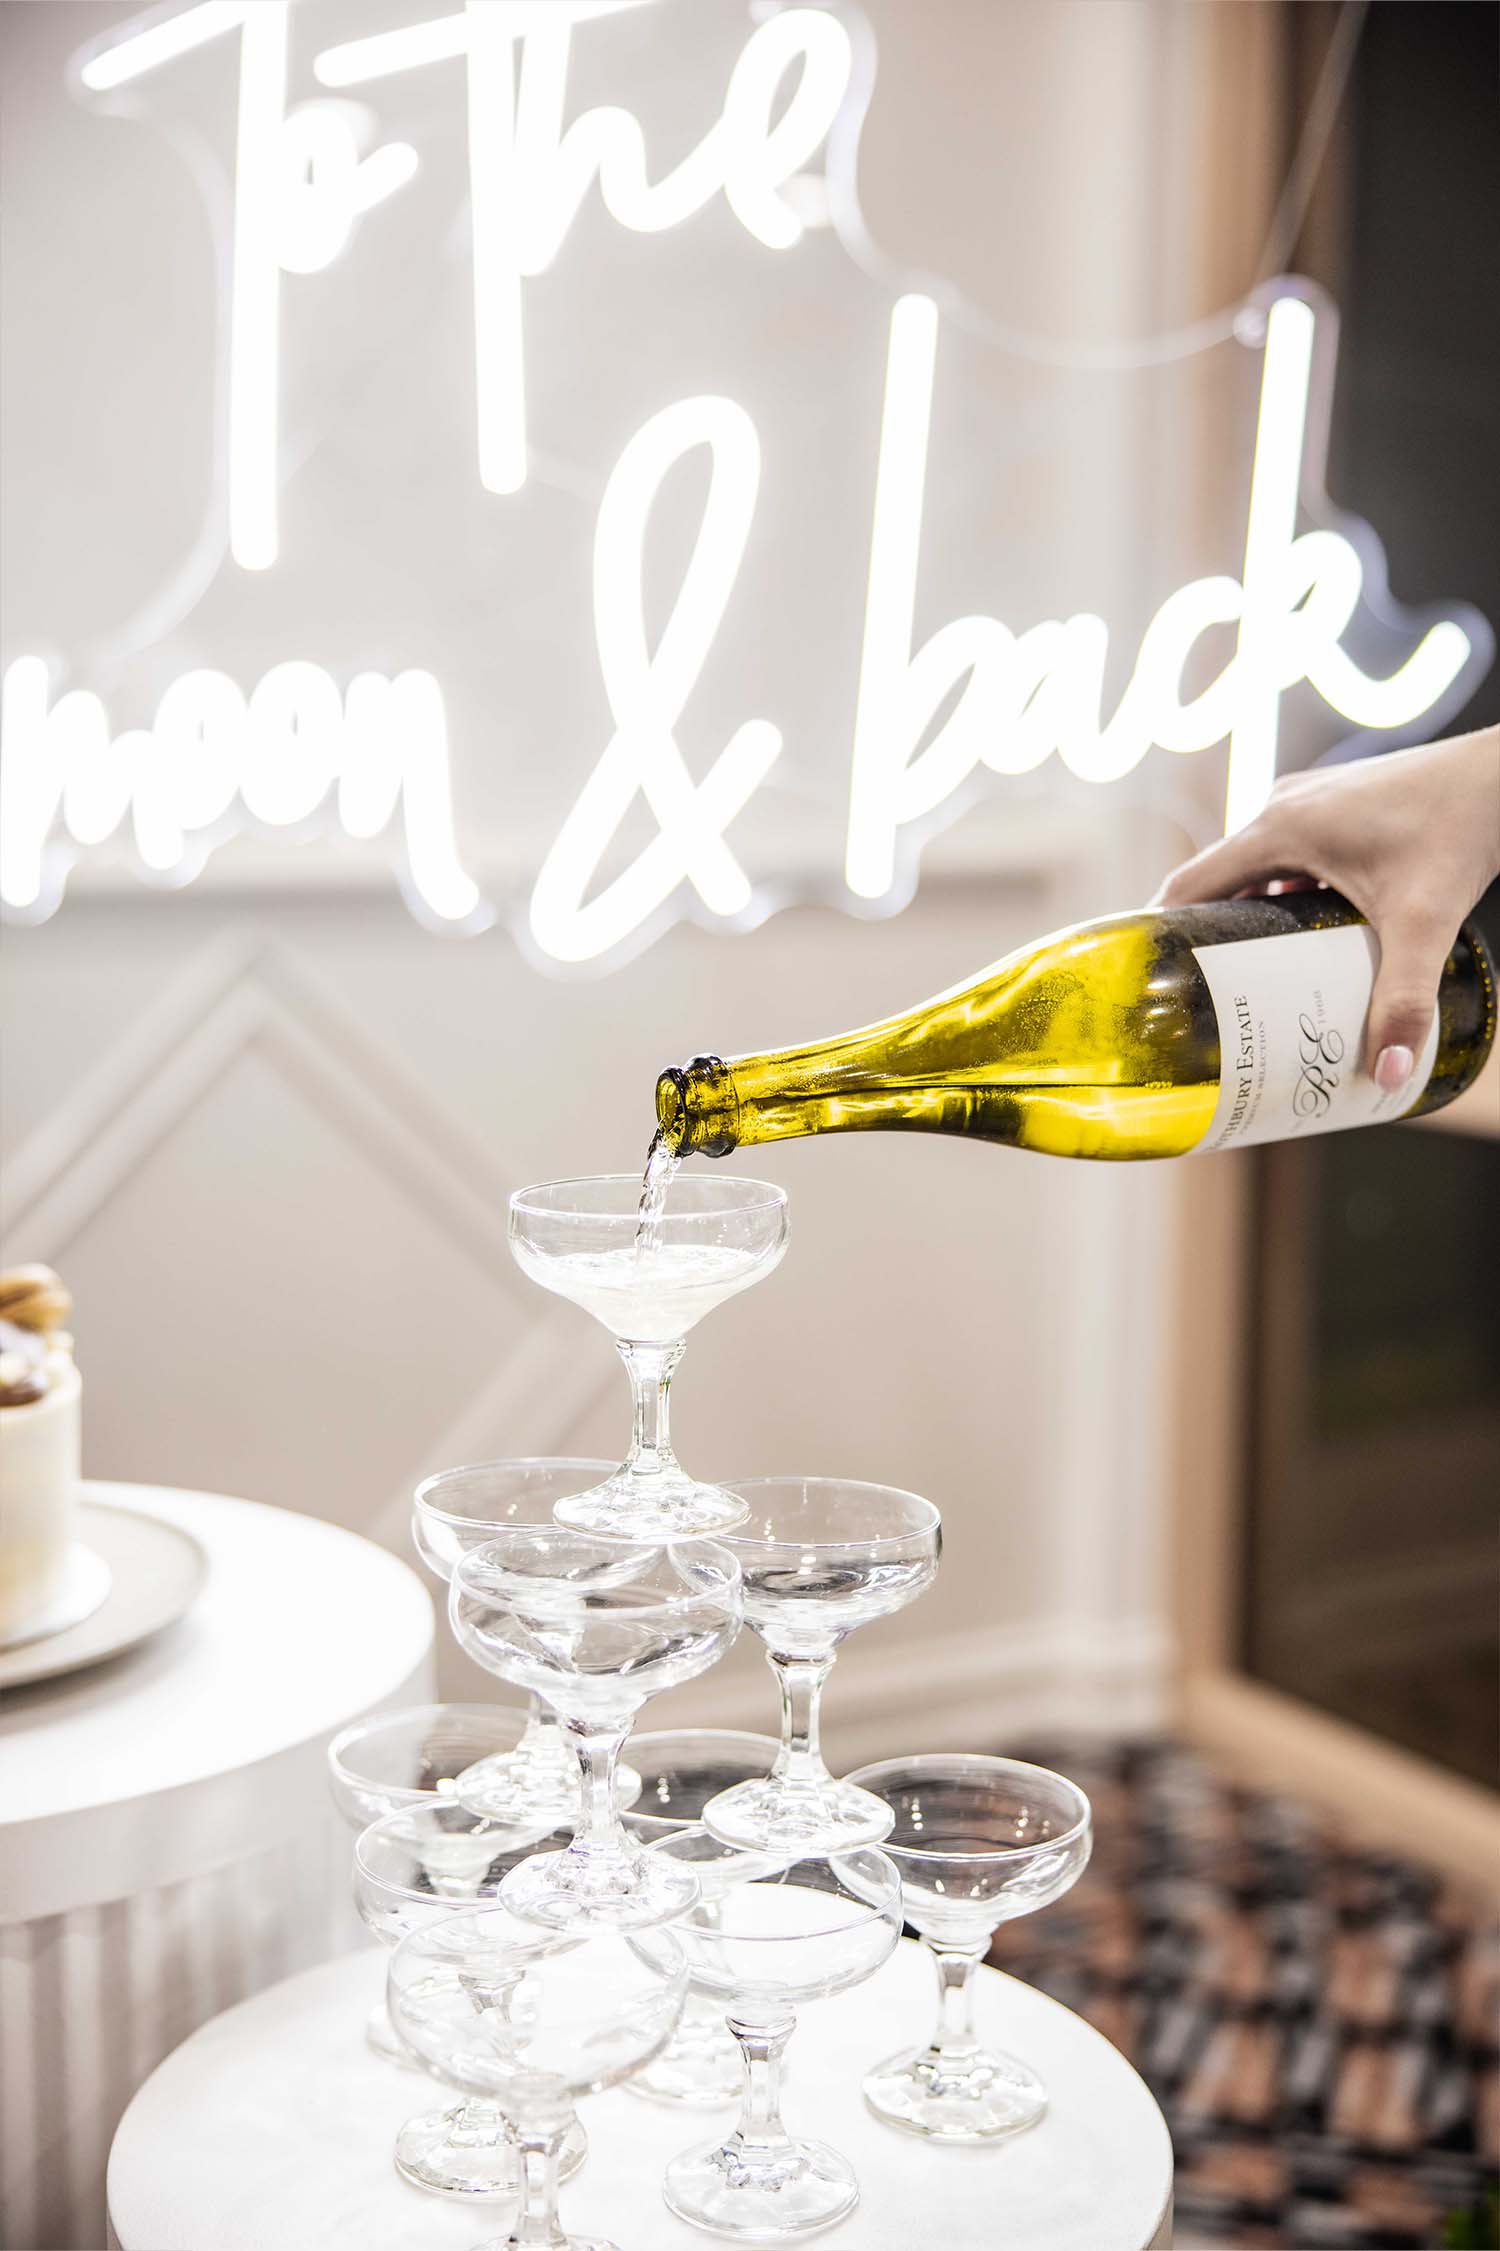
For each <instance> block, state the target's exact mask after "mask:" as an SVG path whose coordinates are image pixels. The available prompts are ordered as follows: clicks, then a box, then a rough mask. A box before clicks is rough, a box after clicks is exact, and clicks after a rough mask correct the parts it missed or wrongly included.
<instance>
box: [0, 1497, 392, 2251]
mask: <svg viewBox="0 0 1500 2251" xmlns="http://www.w3.org/2000/svg"><path fill="white" fill-rule="evenodd" d="M85 1492H86V1494H87V1495H88V1496H89V1497H90V1498H93V1499H98V1500H102V1501H106V1502H110V1503H112V1504H115V1505H117V1506H121V1507H129V1508H135V1509H139V1510H142V1511H144V1512H145V1513H147V1514H152V1515H156V1516H158V1517H160V1518H163V1519H165V1520H166V1521H167V1522H169V1523H172V1524H177V1525H180V1526H181V1527H182V1528H183V1529H184V1530H185V1531H187V1532H189V1533H191V1534H192V1535H193V1537H194V1538H195V1539H197V1540H198V1541H200V1542H201V1543H202V1545H203V1547H204V1548H205V1549H206V1550H207V1553H208V1558H209V1572H208V1578H207V1581H206V1583H205V1585H204V1587H203V1589H202V1591H201V1592H200V1594H199V1596H198V1598H197V1600H196V1602H195V1603H194V1605H193V1607H192V1609H191V1610H190V1611H189V1612H188V1614H187V1615H186V1616H185V1617H184V1618H182V1619H181V1620H180V1621H179V1622H178V1623H177V1624H176V1625H174V1626H171V1627H169V1628H168V1629H167V1630H166V1631H165V1632H163V1633H161V1634H159V1635H158V1636H157V1637H156V1638H155V1639H154V1640H152V1641H149V1642H146V1643H144V1644H142V1645H141V1646H140V1647H139V1648H137V1649H134V1650H130V1651H128V1652H127V1653H125V1654H124V1655H122V1656H119V1657H116V1658H114V1659H112V1660H111V1661H110V1662H108V1663H107V1664H102V1665H98V1666H95V1667H93V1668H91V1669H89V1670H87V1671H83V1672H78V1673H72V1674H68V1675H65V1676H63V1677H62V1678H60V1679H56V1680H50V1681H44V1682H39V1683H38V1684H37V1685H36V1686H34V1687H29V1688H19V1689H15V1690H12V1691H10V1692H9V1693H8V1694H7V1695H6V1696H5V1697H4V1698H3V1699H0V2081H3V2088H4V2094H3V2103H0V2242H3V2243H5V2244H9V2245H14V2246H16V2247H17V2251H99V2247H100V2246H101V2245H102V2244H103V2242H104V2235H105V2215H104V2169H105V2162H106V2159H107V2156H108V2153H109V2146H110V2140H111V2137H112V2136H113V2134H114V2130H115V2127H116V2124H117V2122H118V2120H119V2117H120V2114H121V2112H122V2111H123V2110H124V2108H125V2105H126V2103H127V2102H128V2101H129V2100H130V2097H131V2096H132V2094H133V2093H134V2092H135V2090H136V2089H137V2088H138V2087H139V2086H140V2085H141V2082H142V2081H143V2080H144V2079H145V2078H146V2077H147V2076H148V2074H149V2073H150V2072H151V2071H153V2070H154V2069H155V2067H156V2066H157V2064H159V2063H160V2061H161V2059H162V2058H163V2056H166V2055H168V2054H169V2053H170V2052H171V2051H172V2050H173V2049H174V2048H176V2047H177V2046H178V2044H179V2043H180V2042H181V2041H183V2040H184V2039H186V2037H187V2036H188V2034H189V2033H191V2032H192V2031H194V2029H195V2028H196V2027H197V2026H199V2025H201V2024H203V2023H204V2022H205V2020H207V2019H209V2018H212V2017H215V2016H216V2015H217V2014H218V2013H219V2012H220V2011H221V2010H223V2009H224V2008H226V2007H228V2005H229V2004H230V2003H231V2002H234V2001H238V2000H240V1999H241V1998H242V1997H243V1996H244V1995H246V1994H251V1993H256V1992H258V1991H259V1990H260V1989H261V1988H262V1987H264V1986H267V1985H269V1984H271V1983H272V1982H273V1981H274V1980H276V1979H279V1978H284V1977H285V1976H286V1974H287V1972H288V1971H290V1970H295V1969H299V1968H301V1967H302V1965H303V1964H305V1963H308V1962H317V1961H323V1960H325V1959H326V1958H327V1957H328V1956H329V1955H330V1954H335V1953H338V1952H340V1951H341V1950H344V1949H347V1947H348V1946H349V1945H350V1944H351V1943H352V1942H353V1941H354V1940H355V1939H356V1938H357V1937H358V1936H359V1929H358V1925H357V1923H355V1922H354V1921H353V1917H352V1911H351V1908H350V1904H349V1835H348V1831H347V1830H346V1829H345V1828H344V1827H343V1825H342V1823H341V1822H340V1821H339V1820H338V1818H337V1816H336V1815H335V1814H334V1811H333V1808H332V1805H331V1803H330V1801H329V1797H328V1784H327V1777H326V1771H325V1767H324V1752H325V1747H326V1745H327V1742H328V1739H329V1737H330V1736H331V1735H332V1734H333V1733H334V1732H335V1731H336V1730H337V1729H338V1728H339V1727H342V1726H343V1725H345V1724H346V1723H347V1722H348V1721H349V1720H350V1719H353V1718H355V1717H356V1716H357V1715H358V1714H359V1713H361V1712H363V1711H366V1710H368V1709H371V1708H373V1707H375V1706H378V1705H382V1704H387V1703H396V1704H400V1703H420V1702H422V1701H424V1700H425V1699H426V1698H427V1697H429V1696H430V1694H431V1669H432V1633H433V1616H432V1605H431V1601H430V1599H429V1597H428V1594H427V1590H426V1588H425V1586H424V1585H423V1584H422V1582H421V1580H420V1579H419V1578H418V1576H417V1574H416V1572H415V1571H413V1570H411V1569H409V1568H408V1567H407V1565H406V1564H404V1563H402V1562H400V1561H399V1560H398V1559H397V1558H396V1557H395V1556H392V1555H389V1554H387V1553H386V1552H385V1550H384V1549H382V1548H378V1547H376V1546H374V1545H373V1543H372V1542H370V1541H368V1540H362V1539H359V1538H358V1537H356V1535H355V1534H353V1533H352V1532H345V1531H342V1530H340V1529H339V1528H338V1527H337V1526H336V1525H332V1524H324V1523H322V1522H320V1521H318V1520H317V1519H316V1518H313V1517H306V1516H297V1515H293V1514H292V1513H291V1512H290V1511H288V1510H286V1509H277V1508H267V1507H264V1506H262V1505H260V1504H259V1503H257V1502H254V1501H236V1500H228V1499H225V1498H223V1497H221V1496H219V1495H215V1494H209V1493H186V1492H176V1491H169V1490H167V1489H165V1488H160V1487H154V1486H140V1485H89V1486H86V1487H85ZM211 2242H212V2237H211V2235H210V2236H208V2237H200V2238H199V2239H198V2241H197V2243H195V2245H194V2246H193V2251H208V2245H209V2244H210V2243H211Z"/></svg>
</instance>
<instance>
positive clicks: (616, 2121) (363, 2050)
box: [109, 1940, 1172, 2251]
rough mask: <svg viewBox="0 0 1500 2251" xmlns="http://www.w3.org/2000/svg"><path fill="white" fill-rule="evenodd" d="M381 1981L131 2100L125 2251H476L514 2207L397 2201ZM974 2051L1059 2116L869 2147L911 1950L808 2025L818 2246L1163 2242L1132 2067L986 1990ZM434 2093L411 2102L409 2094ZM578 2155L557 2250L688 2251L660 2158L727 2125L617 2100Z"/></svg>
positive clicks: (795, 2055) (203, 2056)
mask: <svg viewBox="0 0 1500 2251" xmlns="http://www.w3.org/2000/svg"><path fill="white" fill-rule="evenodd" d="M387 1960H388V1957H387V1956H386V1955H385V1954H384V1953H383V1952H380V1953H375V1952H361V1953H358V1954H352V1955H345V1956H343V1957H341V1958H340V1959H338V1960H337V1961H333V1962H327V1963H324V1964H322V1965H321V1966H320V1967H319V1968H317V1969H313V1970H306V1971H304V1972H303V1973H302V1975H301V1976H300V1977H294V1978H288V1979H286V1980H285V1982H284V1983H282V1984H280V1985H276V1986H272V1987H270V1988H269V1989H268V1990H267V1991H265V1992H263V1993H259V1994H257V1995H256V1996H255V1998H254V1999H253V2000H249V2001H245V2002H242V2003H241V2004H240V2006H239V2007H238V2008H235V2009H230V2010H227V2011H226V2012H225V2014H224V2015H223V2016H220V2017H216V2018H215V2019H214V2020H213V2021H212V2022H211V2023H209V2024H205V2025H204V2026H202V2027H201V2029H200V2030H199V2031H197V2032H195V2033H194V2035H193V2037H192V2038H191V2039H190V2040H188V2041H186V2042H185V2043H184V2044H183V2046H182V2047H180V2048H179V2049H178V2050H177V2051H176V2053H175V2054H174V2055H171V2056H169V2057H168V2058H167V2060H166V2062H165V2063H163V2064H162V2065H161V2066H160V2067H159V2068H158V2070H157V2071H156V2072H155V2073H154V2074H153V2075H152V2077H151V2078H150V2079H149V2080H148V2081H147V2082H146V2084H145V2086H144V2087H142V2088H141V2090H140V2092H139V2094H138V2095H137V2096H136V2098H135V2100H134V2102H133V2103H132V2104H131V2106H130V2108H129V2110H128V2111H127V2112H126V2114H125V2116H124V2118H123V2119H122V2120H121V2123H120V2129H119V2132H118V2134H117V2135H116V2137H115V2145H114V2149H113V2151H112V2152H111V2155H110V2163H109V2214H110V2222H111V2225H112V2228H113V2230H114V2243H115V2244H116V2245H117V2246H118V2251H203V2247H204V2246H205V2245H207V2244H212V2245H213V2251H370V2246H371V2245H372V2244H377V2243H378V2244H379V2245H380V2251H444V2247H445V2246H446V2247H447V2251H472V2246H473V2245H474V2244H475V2242H476V2241H478V2240H479V2239H480V2238H481V2237H483V2236H485V2235H486V2234H494V2233H495V2232H497V2228H498V2222H499V2218H500V2217H501V2215H502V2214H503V2212H504V2211H505V2209H506V2208H505V2207H503V2206H501V2207H496V2206H467V2207H463V2208H455V2206H454V2205H453V2204H451V2203H449V2202H447V2201H445V2200H444V2199H443V2198H440V2197H435V2196H430V2195H427V2194H424V2193H423V2191H422V2190H420V2189H416V2188H411V2187H409V2186H408V2185H407V2183H406V2182H404V2181H403V2180H401V2178H400V2177H399V2176H398V2174H397V2173H396V2171H395V2168H394V2166H393V2165H392V2163H391V2144H392V2141H393V2139H394V2137H395V2134H396V2130H397V2128H398V2126H400V2124H401V2123H402V2121H403V2120H404V2119H405V2118H407V2117H409V2116H411V2115H412V2114H413V2113H414V2112H416V2111H418V2110H420V2109H423V2108H427V2107H430V2105H431V2103H432V2100H433V2097H434V2092H435V2091H434V2089H433V2087H432V2084H431V2082H424V2081H423V2080H422V2079H420V2078H418V2077H417V2076H416V2075H415V2074H414V2073H408V2072H402V2071H399V2070H397V2069H396V2068H395V2067H393V2066H392V2065H390V2064H388V2063H382V2062H381V2061H380V2059H379V2058H378V2057H377V2056H375V2055H374V2054H372V2053H371V2051H370V2050H369V2049H368V2048H367V2047H366V2046H365V2044H364V2039H363V2026H364V2018H365V2014H366V2012H367V2010H368V2009H369V2008H370V2006H371V2004H372V2003H373V2002H374V2001H375V2000H376V1999H377V1998H378V1996H379V1995H380V1993H381V1992H382V1990H383V1987H384V1980H385V1969H386V1963H387ZM979 1982H980V1992H979V2025H980V2030H981V2033H982V2034H984V2035H985V2036H987V2037H989V2038H991V2039H992V2040H994V2041H996V2042H998V2043H1002V2044H1003V2045H1005V2046H1007V2047H1009V2048H1011V2049H1013V2050H1014V2051H1015V2052H1016V2053H1017V2054H1019V2055H1022V2056H1024V2057H1025V2058H1026V2060H1027V2062H1028V2063H1030V2064H1032V2065H1033V2066H1034V2067H1035V2068H1036V2069H1037V2070H1038V2071H1040V2073H1041V2074H1042V2077H1043V2078H1044V2079H1045V2080H1046V2082H1047V2085H1048V2087H1049V2088H1050V2090H1051V2095H1052V2104H1051V2108H1050V2110H1049V2112H1048V2114H1047V2116H1046V2117H1045V2118H1044V2119H1043V2120H1042V2122H1041V2124H1040V2125H1039V2126H1036V2127H1034V2128H1033V2129H1032V2130H1031V2132H1030V2133H1026V2134H1022V2135H1019V2136H1018V2137H1017V2138H1016V2139H1015V2140H1014V2141H1010V2142H1003V2143H999V2144H997V2145H995V2146H994V2147H992V2148H989V2149H934V2148H931V2147H929V2146H928V2145H926V2144H925V2143H923V2142H921V2141H919V2140H917V2139H916V2138H915V2137H912V2136H908V2135H905V2134H900V2133H897V2132H895V2131H894V2130H893V2129H891V2128H889V2127H886V2126H882V2125H881V2124H880V2122H879V2121H878V2120H877V2119H875V2118H874V2117H872V2116H871V2115H870V2113H869V2112H868V2111H867V2110H866V2109H865V2107H864V2104H863V2102H862V2100H861V2098H860V2092H859V2077H860V2074H861V2072H862V2071H863V2070H864V2069H866V2068H867V2067H868V2066H869V2065H870V2064H871V2063H874V2062H876V2061H878V2060H879V2058H880V2057H882V2056H883V2055H887V2054H889V2053H890V2051H891V2050H892V2048H894V2047H897V2046H899V2045H900V2044H901V2043H902V2041H903V2040H906V2039H911V2040H917V2039H920V2038H921V2037H922V2036H923V2035H924V2034H925V2032H926V2030H927V2029H928V2026H929V2024H930V2021H931V2017H932V2014H933V2010H934V2006H935V2000H934V1992H935V1989H934V1981H933V1976H932V1971H931V1967H930V1965H929V1964H928V1962H927V1961H925V1960H924V1959H923V1955H922V1951H921V1949H920V1948H919V1947H918V1946H916V1945H915V1944H914V1943H913V1942H912V1941H910V1940H903V1941H902V1943H901V1944H900V1945H899V1946H898V1947H897V1949H896V1952H895V1953H894V1955H892V1957H891V1959H890V1960H889V1961H888V1962H887V1963H886V1964H885V1965H884V1967H883V1968H882V1969H881V1970H880V1971H878V1972H877V1974H876V1975H875V1976H874V1977H873V1978H871V1979H870V1980H869V1981H868V1982H867V1983H866V1984H865V1985H862V1986H859V1987H857V1988H856V1989H855V1990H854V1991H852V1992H850V1993H845V1994H842V1995H840V1996H839V1997H838V1998H837V1999H835V2000H831V2001H822V2002H818V2003H815V2004H813V2005H812V2006H810V2007H809V2008H807V2009H806V2010H805V2011H804V2012H803V2014H802V2017H801V2020H800V2021H799V2023H798V2026H797V2030H796V2031H795V2033H794V2034H793V2035H792V2040H791V2045H790V2047H789V2049H788V2053H787V2066H788V2068H787V2075H786V2088H785V2103H784V2109H785V2116H786V2120H787V2124H788V2126H789V2128H790V2129H791V2131H792V2132H793V2133H806V2134H814V2135H818V2136H821V2137H823V2138H824V2139H826V2140H828V2141H831V2142H832V2143H833V2144H834V2146H835V2147H836V2148H837V2149H839V2150H841V2151H842V2152H843V2153H844V2155H845V2156H846V2157H848V2158H849V2159H850V2161H851V2162H852V2164H853V2165H854V2168H855V2170H856V2172H857V2173H858V2175H859V2179H860V2186H861V2191H862V2195H861V2201H860V2204H859V2206H858V2208H857V2209H856V2210H855V2211H854V2212H853V2213H852V2214H851V2216H850V2217H849V2218H848V2219H847V2220H845V2221H843V2222H841V2223H840V2225H839V2226H837V2227H835V2228H830V2229H829V2230H827V2232H826V2233H824V2234H822V2235H820V2236H819V2237H818V2238H817V2240H818V2243H819V2245H820V2246H821V2245H823V2244H827V2245H828V2247H829V2251H994V2247H995V2246H997V2245H1000V2244H1010V2245H1014V2246H1016V2251H1148V2247H1160V2246H1164V2245H1167V2244H1169V2243H1170V2241H1171V2198H1172V2149H1171V2143H1170V2141H1169V2140H1168V2137H1167V2129H1166V2125H1165V2122H1164V2121H1163V2119H1162V2115H1161V2112H1160V2111H1159V2110H1158V2109H1157V2107H1156V2104H1155V2102H1154V2101H1153V2099H1152V2097H1151V2095H1150V2094H1149V2092H1148V2091H1147V2089H1146V2087H1145V2086H1144V2085H1143V2083H1142V2082H1141V2080H1140V2079H1139V2078H1138V2077H1137V2076H1136V2074H1135V2072H1134V2071H1133V2070H1132V2069H1131V2067H1130V2065H1129V2064H1128V2063H1126V2061H1125V2059H1124V2057H1123V2056H1121V2055H1120V2054H1119V2053H1118V2051H1117V2050H1116V2049H1114V2048H1112V2047H1111V2046H1110V2044H1109V2042H1108V2041H1107V2040H1106V2039H1104V2038H1103V2036H1102V2035H1101V2034H1100V2033H1098V2032H1095V2031H1094V2030H1093V2028H1092V2026H1090V2025H1087V2024H1085V2023H1084V2022H1083V2021H1082V2019H1081V2018H1079V2017H1076V2016H1074V2015H1073V2014H1072V2013H1071V2012H1070V2011H1069V2010H1067V2009H1064V2008H1062V2007H1061V2006H1060V2005H1059V2004H1058V2003H1057V2002H1055V2001H1050V2000H1048V1999H1047V1998H1046V1996H1045V1995H1043V1994H1040V1993H1036V1992H1033V1991H1032V1989H1031V1988H1030V1987H1029V1986H1025V1985H1021V1984H1018V1983H1017V1982H1016V1981H1015V1980H1014V1979H1013V1978H1008V1977H1004V1976H1002V1975H1001V1974H1000V1972H999V1971H997V1970H990V1969H985V1970H982V1971H981V1972H980V1978H979ZM424 2085H425V2086H426V2090H427V2091H426V2093H425V2094H424V2092H423V2089H424ZM580 2107H581V2113H582V2116H583V2119H584V2123H585V2125H586V2126H587V2128H588V2133H589V2141H590V2154H589V2159H588V2162H587V2164H586V2165H585V2166H584V2169H583V2171H582V2172H581V2173H580V2174H579V2175H578V2176H577V2178H576V2179H575V2180H573V2181H571V2182H569V2183H568V2184H567V2185H566V2186H565V2187H564V2189H563V2192H562V2204H561V2216H562V2224H563V2227H564V2229H565V2230H569V2231H572V2230H577V2231H579V2232H584V2233H598V2234H602V2235H606V2236H609V2237H611V2238H613V2239H614V2240H616V2241H617V2242H618V2243H619V2244H620V2246H621V2251H687V2246H689V2245H696V2246H697V2247H698V2251H702V2246H703V2244H704V2243H705V2242H706V2241H707V2240H708V2239H707V2238H705V2237H704V2236H702V2235H700V2234H699V2233H698V2232H697V2231H696V2230H695V2229H692V2228H689V2227H687V2226H686V2225H684V2223H683V2222H682V2221H680V2220H677V2219H675V2218H674V2217H673V2216H672V2214H671V2213H670V2212H669V2211H668V2210H667V2208H666V2206H665V2204H664V2203H663V2202H662V2198H661V2186H660V2184H661V2175H662V2170H663V2167H664V2166H665V2164H666V2162H667V2160H668V2158H670V2157H672V2156H674V2155H675V2154H676V2153H677V2152H678V2151H679V2150H681V2149H684V2148H686V2147H689V2146H690V2145H691V2144H692V2143H694V2142H698V2141H703V2140H704V2139H706V2138H707V2137H708V2135H709V2134H710V2133H714V2132H719V2131H723V2130H726V2129H727V2127H728V2126H729V2125H730V2124H731V2123H732V2118H733V2114H732V2112H723V2113H718V2112H704V2111H691V2112H688V2111H680V2110H672V2109H669V2108H667V2107H666V2106H664V2105H661V2104H658V2103H654V2102H646V2101H643V2100H641V2099H640V2098H639V2097H638V2096H634V2095H630V2094H627V2093H626V2092H624V2091H623V2090H622V2089H616V2090H614V2091H613V2092H612V2093H610V2094H607V2095H600V2096H595V2097H593V2098H592V2099H591V2100H589V2101H586V2102H585V2103H583V2104H582V2105H581V2106H580Z"/></svg>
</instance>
